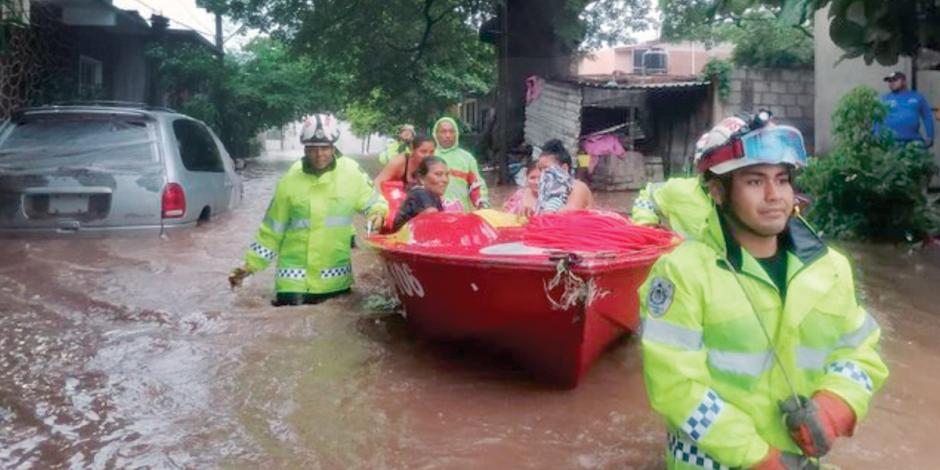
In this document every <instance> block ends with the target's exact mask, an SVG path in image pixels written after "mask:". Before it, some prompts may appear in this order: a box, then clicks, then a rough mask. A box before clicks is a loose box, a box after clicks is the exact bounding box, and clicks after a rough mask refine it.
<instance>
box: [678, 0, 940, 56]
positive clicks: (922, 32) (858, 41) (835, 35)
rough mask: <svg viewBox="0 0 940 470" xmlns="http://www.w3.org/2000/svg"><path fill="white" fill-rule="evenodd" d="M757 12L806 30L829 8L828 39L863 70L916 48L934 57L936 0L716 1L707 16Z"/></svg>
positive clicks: (939, 46) (938, 40)
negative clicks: (774, 13)
mask: <svg viewBox="0 0 940 470" xmlns="http://www.w3.org/2000/svg"><path fill="white" fill-rule="evenodd" d="M677 1H678V0H677ZM761 7H763V8H769V9H776V10H778V11H779V20H780V22H781V24H785V25H802V24H806V23H807V22H809V21H810V20H811V19H812V16H813V14H814V13H815V12H816V11H817V10H820V9H822V8H825V7H830V8H829V19H830V20H831V22H830V24H829V37H830V38H832V41H833V42H834V43H835V44H836V45H837V46H839V48H841V49H842V50H843V51H845V54H844V55H843V58H856V57H861V58H863V59H864V60H865V63H866V64H871V63H872V62H875V61H877V62H878V63H879V64H882V65H894V64H896V63H897V61H898V57H899V56H902V55H905V56H915V55H917V54H918V53H919V51H920V49H921V48H927V49H932V50H935V51H940V28H938V27H937V25H938V24H940V1H938V0H892V1H890V2H889V1H882V0H716V1H715V2H714V4H713V6H712V9H711V10H710V13H711V14H713V15H715V16H722V17H728V18H738V17H741V16H742V15H743V14H744V13H745V12H747V11H748V10H749V9H753V8H761Z"/></svg>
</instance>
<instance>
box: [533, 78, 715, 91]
mask: <svg viewBox="0 0 940 470" xmlns="http://www.w3.org/2000/svg"><path fill="white" fill-rule="evenodd" d="M548 81H554V82H562V83H568V84H571V85H577V86H582V87H589V88H605V89H610V90H657V89H667V88H668V89H673V88H697V87H707V86H708V85H710V84H711V81H710V80H701V79H699V78H697V77H694V76H681V77H676V76H668V75H648V76H629V77H617V78H616V79H615V78H614V77H605V78H600V77H597V78H590V79H589V78H584V77H569V78H562V79H549V80H548Z"/></svg>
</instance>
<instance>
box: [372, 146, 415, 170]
mask: <svg viewBox="0 0 940 470" xmlns="http://www.w3.org/2000/svg"><path fill="white" fill-rule="evenodd" d="M402 153H403V154H405V155H411V147H410V146H409V145H408V144H406V143H404V142H399V141H398V140H392V141H391V142H389V143H388V146H387V147H385V150H382V153H380V154H379V163H381V164H382V166H385V165H388V162H389V161H391V160H392V157H394V156H395V155H398V154H402Z"/></svg>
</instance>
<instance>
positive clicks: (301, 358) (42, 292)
mask: <svg viewBox="0 0 940 470" xmlns="http://www.w3.org/2000/svg"><path fill="white" fill-rule="evenodd" d="M290 163H291V162H290V161H289V160H277V159H267V160H259V161H256V162H253V164H252V165H251V166H249V168H248V169H247V170H246V171H245V172H244V174H243V178H244V179H245V183H246V184H245V204H244V206H243V207H242V208H241V209H239V210H238V211H237V212H236V213H233V214H230V215H227V216H224V217H221V218H219V219H218V220H214V221H212V222H211V223H209V224H207V225H206V226H203V227H200V228H199V229H197V230H195V231H192V232H189V233H185V234H179V235H175V236H173V237H171V238H169V239H162V240H161V239H157V240H139V239H135V240H119V239H112V240H43V241H21V240H3V241H2V243H0V260H2V262H0V467H2V468H29V467H43V468H48V467H61V468H123V467H135V468H136V467H151V468H207V467H209V468H212V467H225V468H256V467H257V466H258V465H264V466H265V467H266V468H314V469H315V468H324V469H333V468H348V469H374V468H415V469H464V468H467V469H469V468H495V469H502V468H546V469H547V468H551V469H554V468H559V469H567V468H604V469H606V468H620V469H622V468H627V469H631V468H632V469H655V468H661V467H662V465H663V464H662V446H663V444H664V442H665V434H664V428H663V425H662V423H661V422H660V420H659V419H658V418H657V417H656V416H655V415H654V414H653V413H652V412H651V411H650V410H649V407H648V404H647V400H646V396H645V392H644V388H643V383H642V377H641V371H640V362H639V356H638V350H637V346H636V343H635V341H633V340H631V339H626V340H624V341H623V342H621V343H619V344H618V345H617V346H616V347H614V348H613V349H612V350H611V351H610V352H609V353H608V354H606V355H605V356H604V357H603V358H602V359H601V360H600V361H599V363H598V364H597V365H596V366H595V367H594V368H593V369H592V371H591V372H590V373H589V374H588V376H587V377H586V379H585V380H584V382H583V383H582V384H581V385H580V386H579V387H578V388H577V389H575V390H567V391H566V390H555V389H550V388H545V387H543V386H539V385H537V384H533V383H530V382H528V381H526V380H525V378H524V376H523V375H522V374H520V373H519V371H517V370H515V369H514V368H513V366H512V365H511V364H507V363H506V362H505V360H504V359H503V358H500V357H491V356H486V355H484V354H481V353H479V352H478V351H474V350H472V349H469V348H466V347H463V346H446V345H445V346H442V345H433V344H428V343H426V342H423V341H421V340H419V339H417V338H414V337H413V336H412V335H410V334H409V332H408V329H407V328H406V325H405V324H404V323H403V321H402V319H401V317H399V316H397V315H387V314H383V313H381V312H376V311H374V310H372V309H370V308H367V307H366V306H365V303H366V302H365V301H366V299H367V298H368V296H370V295H372V294H385V295H387V294H389V293H390V292H391V291H390V286H389V285H388V284H387V283H386V281H385V279H384V277H383V272H384V271H383V270H382V269H380V265H379V261H378V258H377V256H376V255H375V254H374V253H370V252H367V251H365V250H357V251H356V252H355V254H354V260H353V263H354V266H355V269H356V277H357V284H356V289H355V291H354V294H353V295H352V296H348V297H346V298H342V299H339V300H334V301H330V302H327V303H325V304H322V305H318V306H304V307H293V308H273V307H271V306H270V305H269V301H270V299H271V297H272V292H271V286H272V285H273V284H272V283H273V274H272V272H271V271H272V270H269V271H268V272H266V273H262V274H260V275H257V276H254V277H253V278H251V279H249V280H248V281H247V283H246V285H245V287H244V288H242V289H241V290H238V291H236V292H234V293H233V292H232V291H230V290H229V289H228V287H227V283H226V274H227V272H228V271H229V270H230V269H231V268H233V267H235V266H236V265H238V264H239V262H240V258H241V256H242V254H243V250H244V249H245V247H246V246H247V244H248V243H249V241H250V240H251V238H252V237H253V235H254V232H255V230H256V228H257V224H258V223H259V221H260V220H261V217H262V212H263V211H264V208H265V207H266V205H267V201H268V199H269V197H270V194H271V191H272V189H273V187H274V183H275V181H276V179H277V177H278V175H279V174H280V173H281V172H283V171H284V170H286V168H287V167H288V166H289V165H290ZM497 193H500V194H501V195H503V196H505V195H506V194H507V192H506V191H497ZM631 198H632V195H631V194H625V193H620V194H605V195H602V198H601V200H602V202H603V203H605V204H606V205H608V206H614V207H626V206H627V205H628V204H629V201H630V199H631ZM360 222H361V221H360ZM848 249H849V250H850V251H851V252H853V253H855V258H856V262H857V264H858V266H859V267H860V269H859V271H860V281H861V285H862V286H863V294H862V295H863V297H864V298H865V299H866V302H867V304H868V305H869V307H870V309H871V310H872V311H873V313H874V314H875V316H876V318H878V320H879V322H880V323H881V325H882V327H883V328H884V331H885V339H884V342H883V348H884V353H885V356H886V357H887V359H888V362H889V365H890V367H891V373H892V375H891V377H890V379H889V381H888V385H887V387H886V389H885V390H884V391H883V392H882V393H881V394H880V395H879V396H878V398H877V399H876V400H875V403H874V406H873V409H872V412H871V416H870V418H869V419H868V420H867V421H866V422H865V423H863V425H862V426H861V427H860V428H859V429H858V431H857V434H856V437H855V438H854V439H852V440H848V441H845V442H842V443H840V444H839V445H838V447H837V448H836V450H835V452H834V454H833V456H832V457H831V458H829V459H827V462H828V463H831V464H836V465H838V466H840V467H841V468H843V469H855V468H872V469H882V468H893V469H929V468H938V467H940V464H938V463H937V462H940V445H937V443H936V441H934V439H936V438H937V437H938V436H940V373H938V371H940V343H938V341H937V338H940V249H936V248H934V249H928V250H926V251H920V252H914V253H907V252H906V251H905V250H904V249H901V248H894V247H882V246H871V245H853V246H850V247H848Z"/></svg>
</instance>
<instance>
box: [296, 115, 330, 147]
mask: <svg viewBox="0 0 940 470" xmlns="http://www.w3.org/2000/svg"><path fill="white" fill-rule="evenodd" d="M337 140H339V122H337V120H336V118H334V117H333V116H330V115H329V114H315V115H313V116H309V117H307V119H306V120H305V121H304V128H303V131H302V132H301V134H300V142H301V143H302V144H304V146H305V147H319V146H330V145H333V144H335V143H336V141H337Z"/></svg>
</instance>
